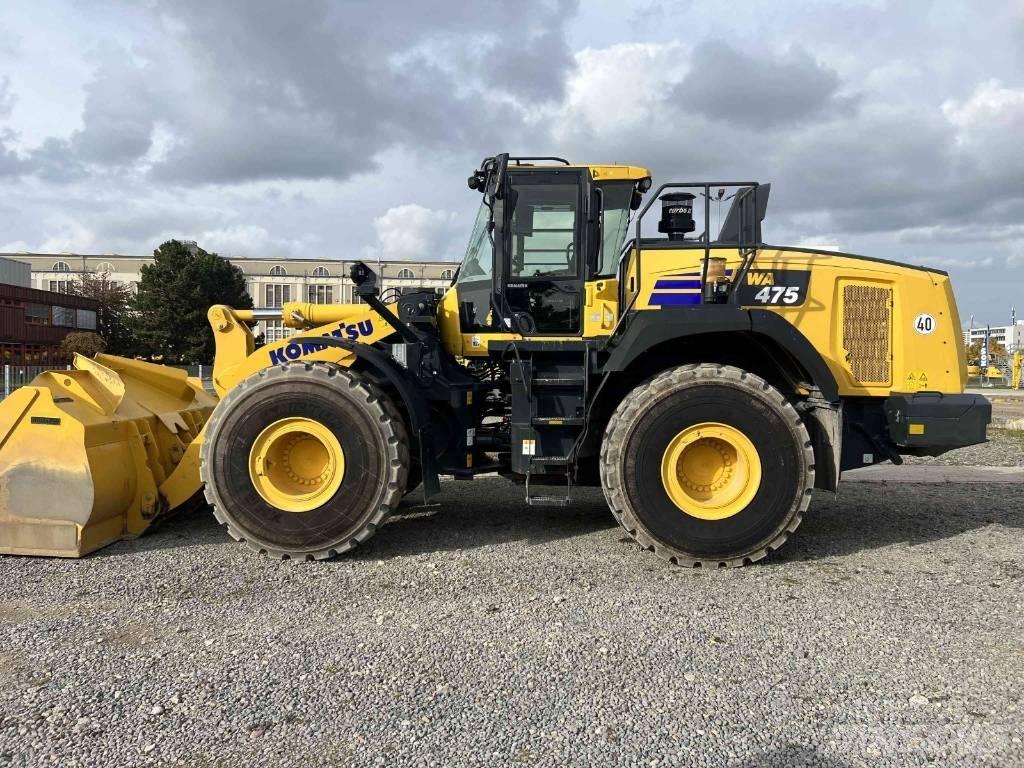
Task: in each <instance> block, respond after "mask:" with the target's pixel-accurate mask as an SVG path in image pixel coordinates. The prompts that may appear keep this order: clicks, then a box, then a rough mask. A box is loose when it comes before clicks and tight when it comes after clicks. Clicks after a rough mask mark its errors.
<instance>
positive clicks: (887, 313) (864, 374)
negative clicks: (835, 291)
mask: <svg viewBox="0 0 1024 768" xmlns="http://www.w3.org/2000/svg"><path fill="white" fill-rule="evenodd" d="M891 338H892V289H891V288H877V287H875V286H873V285H847V286H845V287H844V288H843V348H844V349H846V354H847V358H846V359H847V361H848V363H849V366H850V371H851V373H853V377H854V378H855V379H857V381H859V382H860V383H861V384H888V383H889V365H890V361H891V359H892V349H891V345H890V340H891Z"/></svg>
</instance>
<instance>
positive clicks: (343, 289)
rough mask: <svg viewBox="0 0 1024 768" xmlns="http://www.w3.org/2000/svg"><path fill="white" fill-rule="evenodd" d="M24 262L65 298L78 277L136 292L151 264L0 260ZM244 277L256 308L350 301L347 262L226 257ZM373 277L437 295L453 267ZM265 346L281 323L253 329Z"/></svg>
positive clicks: (388, 269)
mask: <svg viewBox="0 0 1024 768" xmlns="http://www.w3.org/2000/svg"><path fill="white" fill-rule="evenodd" d="M3 257H9V258H13V259H17V260H18V261H22V262H28V263H29V264H30V265H31V268H32V287H34V288H41V289H43V290H49V291H58V292H62V293H64V292H67V290H68V285H69V284H70V283H71V282H73V281H74V280H75V279H76V278H77V277H79V276H80V275H82V274H93V275H100V274H105V275H107V278H108V279H109V280H111V281H114V282H117V283H123V284H126V285H130V286H135V287H137V286H138V284H139V278H140V276H141V269H142V267H143V266H144V265H146V264H152V263H153V257H152V256H121V255H117V254H94V255H83V254H66V253H57V254H55V253H11V254H0V258H3ZM227 258H228V259H229V261H231V263H232V264H235V265H236V266H238V267H239V268H240V269H241V270H242V273H243V274H244V275H245V281H246V285H247V287H248V290H249V295H250V296H252V300H253V304H254V305H255V306H257V307H280V306H281V305H282V304H283V303H284V302H286V301H307V302H309V303H311V304H335V303H337V304H346V303H351V302H353V301H355V300H356V299H355V295H354V288H355V286H354V285H353V284H352V281H350V280H349V279H348V271H349V267H351V265H352V263H353V262H352V261H351V260H347V261H339V260H337V259H289V258H280V259H257V258H249V257H227ZM367 263H368V264H369V266H371V267H372V268H373V269H374V270H375V271H376V272H377V274H378V276H379V278H380V280H379V288H380V291H381V294H382V295H383V296H384V297H385V298H387V296H386V294H388V293H391V294H392V295H393V294H394V292H395V291H396V290H397V291H399V292H401V293H408V292H409V291H413V290H422V289H433V290H435V291H438V292H441V291H443V290H444V289H445V288H447V287H448V285H449V284H450V283H451V280H452V277H453V275H454V273H455V269H456V267H457V266H458V265H457V264H453V263H452V262H447V261H383V262H377V261H372V260H371V261H368V262H367ZM255 332H256V333H264V334H265V335H266V338H267V341H276V340H277V339H280V338H282V337H284V336H289V335H291V334H292V333H293V332H294V331H292V330H291V329H289V328H284V327H283V326H282V324H281V322H280V321H265V322H260V323H259V324H258V325H257V329H256V331H255Z"/></svg>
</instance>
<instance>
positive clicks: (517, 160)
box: [509, 155, 572, 165]
mask: <svg viewBox="0 0 1024 768" xmlns="http://www.w3.org/2000/svg"><path fill="white" fill-rule="evenodd" d="M509 160H511V161H512V162H513V163H515V164H516V165H522V164H523V163H522V161H523V160H530V161H533V160H550V161H552V162H555V163H561V164H562V165H572V163H570V162H569V161H568V160H566V159H565V158H564V157H554V156H551V157H545V156H542V155H535V156H532V157H530V156H523V157H510V158H509Z"/></svg>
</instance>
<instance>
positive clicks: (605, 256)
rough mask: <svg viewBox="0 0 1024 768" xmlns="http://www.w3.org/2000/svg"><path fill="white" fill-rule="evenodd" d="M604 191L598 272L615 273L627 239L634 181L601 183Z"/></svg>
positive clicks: (601, 273) (604, 273) (603, 273)
mask: <svg viewBox="0 0 1024 768" xmlns="http://www.w3.org/2000/svg"><path fill="white" fill-rule="evenodd" d="M601 189H602V191H603V192H604V195H603V199H604V211H603V213H602V216H601V235H602V240H603V241H604V243H603V246H602V248H601V263H600V264H599V265H598V268H597V274H599V275H609V276H610V275H614V274H615V270H616V269H618V266H619V253H620V251H622V245H623V243H625V241H626V227H627V226H629V214H630V209H629V201H630V199H631V198H632V197H633V182H631V181H626V182H622V181H616V182H610V183H606V184H603V185H601Z"/></svg>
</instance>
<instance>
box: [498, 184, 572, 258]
mask: <svg viewBox="0 0 1024 768" xmlns="http://www.w3.org/2000/svg"><path fill="white" fill-rule="evenodd" d="M578 203H579V187H578V186H577V185H575V184H544V185H539V184H522V185H517V186H516V195H515V197H514V201H513V204H514V206H515V207H514V208H513V211H512V221H511V223H512V232H511V240H512V250H511V260H510V261H511V264H510V266H511V276H513V277H553V276H557V275H561V276H567V275H575V274H576V253H577V250H578V248H577V243H576V208H577V205H578Z"/></svg>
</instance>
